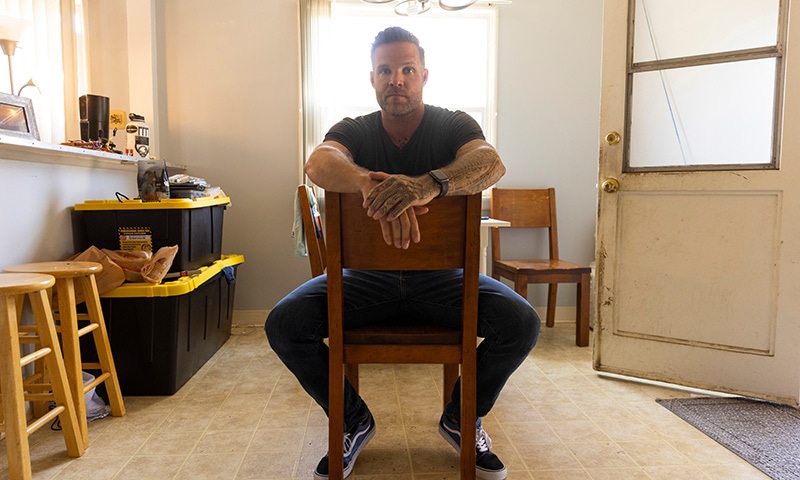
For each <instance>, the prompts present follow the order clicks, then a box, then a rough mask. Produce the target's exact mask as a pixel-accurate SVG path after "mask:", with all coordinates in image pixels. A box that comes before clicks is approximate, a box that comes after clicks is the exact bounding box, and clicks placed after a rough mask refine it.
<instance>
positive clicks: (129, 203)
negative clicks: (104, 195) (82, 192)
mask: <svg viewBox="0 0 800 480" xmlns="http://www.w3.org/2000/svg"><path fill="white" fill-rule="evenodd" d="M230 203H231V199H230V197H223V196H218V197H198V198H164V199H162V200H161V201H160V202H143V201H141V200H86V201H85V202H83V203H77V204H75V210H79V211H80V210H83V211H92V210H174V209H181V208H202V207H213V206H215V205H228V204H230Z"/></svg>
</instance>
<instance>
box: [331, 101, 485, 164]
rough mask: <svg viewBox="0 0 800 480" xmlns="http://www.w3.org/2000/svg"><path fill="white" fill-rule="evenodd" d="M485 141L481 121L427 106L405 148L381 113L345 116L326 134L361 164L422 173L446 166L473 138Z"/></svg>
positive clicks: (462, 114)
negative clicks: (385, 124)
mask: <svg viewBox="0 0 800 480" xmlns="http://www.w3.org/2000/svg"><path fill="white" fill-rule="evenodd" d="M476 139H480V140H484V139H485V137H484V136H483V132H482V131H481V127H480V126H479V125H478V123H477V122H476V121H475V120H474V119H473V118H472V117H470V116H469V115H468V114H466V113H464V112H462V111H450V110H447V109H444V108H440V107H434V106H431V105H425V115H424V116H423V117H422V122H421V123H420V125H419V127H417V130H416V131H415V132H414V134H413V135H412V136H411V139H409V141H408V143H407V144H405V145H404V146H403V148H399V147H397V146H396V145H395V144H394V143H393V142H392V140H391V139H390V138H389V134H388V133H386V130H384V128H383V123H382V122H381V112H380V111H377V112H373V113H370V114H368V115H364V116H361V117H356V118H345V119H344V120H342V121H341V122H339V123H337V124H336V125H334V126H333V127H332V128H331V129H330V130H329V131H328V133H327V134H326V135H325V140H326V141H329V140H333V141H335V142H339V143H341V144H342V145H344V146H345V148H347V149H348V150H349V151H350V154H351V155H353V159H354V160H355V163H356V164H357V165H360V166H362V167H364V168H366V169H368V170H371V171H376V172H386V173H390V174H404V175H411V176H413V175H422V174H424V173H427V172H430V171H431V170H434V169H437V168H441V167H444V166H446V165H448V164H449V163H450V162H452V161H453V160H454V159H455V158H456V152H458V149H459V148H461V147H462V146H464V144H466V143H467V142H470V141H472V140H476Z"/></svg>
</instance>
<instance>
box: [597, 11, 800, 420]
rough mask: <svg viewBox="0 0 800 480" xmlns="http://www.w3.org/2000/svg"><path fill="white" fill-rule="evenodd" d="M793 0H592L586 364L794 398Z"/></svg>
mask: <svg viewBox="0 0 800 480" xmlns="http://www.w3.org/2000/svg"><path fill="white" fill-rule="evenodd" d="M789 1H790V0H783V1H779V0H759V1H753V0H604V12H603V16H604V20H603V22H604V23H603V75H602V81H603V90H602V103H601V120H600V126H601V134H602V136H603V138H601V148H600V169H599V172H600V174H599V183H598V186H599V187H600V188H599V191H598V198H599V210H598V232H597V266H596V274H595V282H596V284H595V291H596V298H595V300H596V301H597V311H596V313H597V316H596V319H597V321H596V322H595V337H594V339H595V347H594V348H595V350H594V367H595V369H596V370H599V371H604V372H612V373H618V374H623V375H629V376H636V377H641V378H647V379H652V380H659V381H665V382H670V383H676V384H681V385H687V386H692V387H697V388H703V389H710V390H716V391H724V392H731V393H738V394H745V395H750V396H754V397H759V398H765V399H770V400H775V401H779V402H783V403H788V404H792V405H797V404H798V403H800V402H799V400H800V8H794V9H790V8H789V5H788V3H789ZM794 6H795V7H800V5H794ZM782 25H783V27H782ZM629 26H630V27H629ZM784 28H785V29H786V30H784ZM784 47H785V48H784Z"/></svg>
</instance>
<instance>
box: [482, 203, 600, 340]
mask: <svg viewBox="0 0 800 480" xmlns="http://www.w3.org/2000/svg"><path fill="white" fill-rule="evenodd" d="M490 211H491V213H490V216H491V217H492V218H496V219H499V220H506V221H508V222H511V226H510V227H505V228H528V229H535V228H546V229H547V230H548V232H549V234H548V243H549V249H548V250H549V253H550V255H549V258H542V259H525V260H509V259H506V258H503V256H502V254H501V248H500V229H499V228H492V269H491V275H492V277H493V278H495V279H498V280H499V279H500V278H501V277H503V278H507V279H509V280H511V281H512V282H514V290H515V291H516V292H517V293H519V294H520V295H522V296H523V297H525V298H527V297H528V284H531V283H547V284H549V287H548V295H547V322H546V324H547V326H548V327H552V326H553V325H554V323H555V314H556V296H557V291H558V284H559V283H575V284H577V291H578V293H577V301H576V304H575V308H576V312H575V343H576V344H577V345H578V346H579V347H585V346H588V345H589V305H590V304H589V296H590V293H589V292H590V282H591V271H592V269H591V267H589V266H587V265H579V264H576V263H572V262H568V261H566V260H561V259H560V258H559V256H558V227H557V222H556V191H555V189H554V188H546V189H538V190H514V189H502V188H493V189H492V190H491V206H490Z"/></svg>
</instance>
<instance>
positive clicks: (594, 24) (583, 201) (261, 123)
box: [0, 0, 601, 321]
mask: <svg viewBox="0 0 800 480" xmlns="http://www.w3.org/2000/svg"><path fill="white" fill-rule="evenodd" d="M151 1H152V2H153V3H152V5H153V12H154V24H153V31H154V32H155V36H156V44H155V48H154V54H155V58H154V71H155V74H156V75H157V78H156V82H155V83H156V85H157V87H158V88H157V96H158V99H159V103H158V105H157V117H158V119H159V122H158V125H154V130H153V134H154V135H158V141H159V143H160V156H161V157H162V158H165V159H166V160H168V161H170V162H173V163H178V164H186V165H188V166H189V173H190V174H192V175H196V176H200V177H203V178H206V179H208V180H209V181H210V182H211V183H213V184H214V185H218V186H221V187H222V188H223V189H224V191H225V192H226V193H227V194H228V195H229V196H230V197H231V198H232V200H233V204H232V206H231V207H229V208H228V210H227V211H226V214H225V231H224V237H223V250H224V251H225V252H226V253H240V254H244V255H245V263H244V265H242V266H241V267H240V268H239V269H238V273H239V283H238V286H237V294H236V304H235V308H236V309H237V310H240V311H241V310H253V311H258V312H257V313H255V314H254V315H253V319H254V321H263V310H267V309H269V308H271V307H272V306H273V305H274V304H275V303H276V302H277V301H278V300H279V299H280V298H282V297H283V296H284V295H285V294H287V293H288V292H289V291H291V290H292V289H293V288H294V287H295V286H297V285H299V284H300V283H301V282H303V281H304V280H306V279H307V278H309V277H310V269H309V266H308V261H307V259H305V258H297V257H295V256H294V250H293V244H292V239H291V237H290V231H291V226H292V220H293V211H292V208H293V198H294V191H295V188H296V186H297V184H298V182H299V181H300V178H301V177H300V167H299V161H300V158H299V156H300V148H299V145H300V128H299V124H300V89H299V83H300V80H299V78H300V77H299V68H300V63H299V53H298V52H299V40H298V31H299V30H298V19H297V16H298V7H297V0H270V1H269V2H265V1H260V0H229V1H227V2H225V4H224V8H220V3H219V2H217V1H215V0H169V1H167V0H151ZM94 2H95V0H92V2H91V3H94ZM111 2H116V3H117V4H118V5H119V6H120V7H119V8H125V4H126V0H102V1H101V2H100V4H102V5H104V7H105V8H107V9H108V8H109V4H110V3H111ZM375 8H388V7H386V6H382V7H381V6H376V7H375ZM499 8H500V53H499V69H500V70H499V93H498V111H499V113H498V114H499V117H498V141H497V145H496V146H497V148H498V150H499V151H500V153H501V155H502V157H503V160H504V162H505V163H506V166H507V167H508V174H507V175H506V177H505V178H503V179H502V180H501V181H500V183H499V185H500V186H503V187H541V186H550V185H552V186H555V187H556V189H557V191H558V206H559V214H560V219H559V220H560V233H561V253H562V257H564V258H566V259H570V260H573V261H578V262H589V261H591V260H592V257H593V252H594V246H593V242H594V226H595V211H596V208H595V203H596V198H595V197H596V195H595V191H596V189H595V184H596V172H597V165H596V162H597V141H598V140H597V139H598V138H599V134H598V131H597V129H598V111H599V106H598V105H599V79H600V24H601V2H600V0H517V1H515V2H514V3H513V4H511V5H502V6H500V7H499ZM108 12H109V13H106V14H105V15H106V17H101V18H100V21H101V22H107V23H106V24H105V25H106V31H107V32H109V33H110V34H115V35H117V37H116V38H117V39H120V38H124V35H125V32H126V29H125V26H124V25H115V23H117V22H120V21H121V20H120V19H119V16H118V15H117V13H118V10H114V9H111V10H109V11H108ZM115 12H117V13H115ZM94 20H95V21H96V20H97V18H95V19H94ZM128 33H131V32H128ZM133 36H135V35H132V36H131V38H132V37H133ZM92 40H93V41H92V45H91V46H92V48H93V49H98V48H99V49H101V50H103V49H105V48H109V47H108V45H112V43H105V42H103V41H102V40H98V39H96V38H95V37H92ZM118 43H119V42H113V45H114V46H113V48H114V49H115V51H114V52H112V53H109V52H108V51H104V50H103V53H102V54H100V53H98V54H97V55H98V57H97V58H102V59H103V63H104V64H103V65H100V67H99V68H100V71H99V72H95V73H93V77H92V85H93V89H95V90H96V91H97V92H108V94H109V95H110V96H112V100H111V102H112V107H113V106H114V105H116V104H117V103H116V101H115V99H114V98H113V96H114V95H119V96H123V95H124V94H121V93H116V92H119V90H118V87H119V85H120V84H119V83H118V82H119V81H121V80H117V79H116V75H122V76H125V75H127V74H128V72H127V68H126V67H125V66H126V65H128V63H124V62H123V63H121V64H119V65H118V64H116V63H114V62H112V61H111V60H110V59H114V58H116V55H117V51H116V50H119V49H123V48H127V46H125V45H122V46H120V45H119V44H118ZM122 43H124V42H122ZM93 58H95V57H94V56H93ZM120 61H122V60H120ZM94 65H95V66H94V68H98V65H97V63H95V64H94ZM97 92H96V93H97ZM124 103H125V102H124V101H121V102H120V105H121V104H124ZM120 108H122V107H120ZM131 108H134V107H133V106H131ZM10 166H11V167H10ZM0 169H2V172H3V174H2V175H0V189H2V190H0V191H3V192H4V193H3V199H4V200H5V202H4V203H5V204H6V205H11V204H13V205H16V206H18V208H19V210H16V211H13V212H8V211H5V212H4V213H3V214H2V215H3V217H2V219H3V225H10V224H11V223H10V222H21V219H26V220H25V222H24V225H23V224H22V223H20V224H21V225H23V226H22V227H21V228H19V229H17V230H15V234H14V237H13V240H10V239H8V237H6V238H5V239H4V240H3V241H5V242H6V245H5V246H6V248H4V249H3V250H0V251H7V249H8V248H9V246H10V245H11V244H16V243H19V242H21V241H22V242H27V243H30V245H28V246H26V247H24V251H22V252H20V253H18V254H16V255H14V256H9V255H8V254H2V253H0V261H1V262H2V263H5V264H8V262H19V261H29V260H34V259H52V258H60V257H63V256H64V255H66V254H68V253H72V252H71V251H70V250H71V241H69V240H71V229H70V226H69V223H68V222H67V217H68V213H67V212H68V207H69V206H71V205H72V204H74V203H80V202H82V201H83V200H85V199H89V198H102V199H109V198H113V193H114V191H117V190H120V191H123V192H124V193H128V194H130V196H135V195H136V191H135V189H136V186H135V175H136V174H135V169H131V172H130V173H128V172H120V171H105V170H98V169H92V168H78V167H67V166H60V167H53V168H49V167H48V168H45V167H42V166H38V165H32V164H23V165H17V164H16V163H14V162H2V163H0ZM7 171H8V172H9V173H12V175H11V176H9V175H7V174H6V172H7ZM19 182H21V183H19ZM18 183H19V184H20V185H23V186H24V190H22V189H21V187H17V186H15V185H17V184H18ZM54 185H55V186H57V188H55V189H54ZM66 185H69V186H68V187H67V186H66ZM12 186H14V187H13V190H9V188H12ZM9 192H14V193H13V194H11V193H9ZM56 192H60V194H58V195H57V194H56ZM15 196H17V197H19V198H20V199H21V201H17V200H16V199H15ZM20 239H24V240H20ZM45 239H47V240H45ZM68 239H69V240H68ZM49 241H52V242H53V243H52V244H48V243H47V242H49ZM0 247H3V244H1V243H0ZM515 248H516V247H515ZM518 248H519V249H520V251H523V250H524V247H523V246H522V245H519V247H518ZM15 251H16V250H15ZM562 291H563V292H564V293H563V295H562V296H561V300H560V303H561V304H565V305H570V304H573V303H574V300H573V295H572V294H571V293H570V290H568V289H567V288H566V287H565V288H563V289H562ZM572 292H574V290H572ZM537 295H538V293H537ZM535 303H538V304H540V305H541V304H542V302H538V301H536V302H535Z"/></svg>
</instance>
